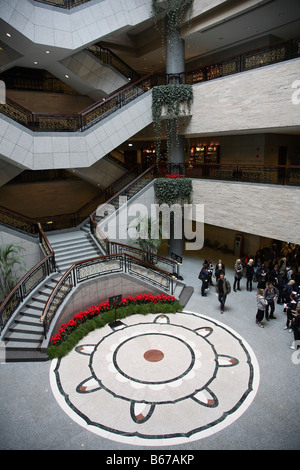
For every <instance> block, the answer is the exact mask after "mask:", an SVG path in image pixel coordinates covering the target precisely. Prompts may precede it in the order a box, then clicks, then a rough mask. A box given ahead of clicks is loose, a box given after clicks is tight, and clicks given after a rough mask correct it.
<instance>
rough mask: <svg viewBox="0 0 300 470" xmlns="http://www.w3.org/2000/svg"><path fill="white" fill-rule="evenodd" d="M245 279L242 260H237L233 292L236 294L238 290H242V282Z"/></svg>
mask: <svg viewBox="0 0 300 470" xmlns="http://www.w3.org/2000/svg"><path fill="white" fill-rule="evenodd" d="M242 277H243V265H242V261H241V260H240V259H237V260H236V262H235V265H234V283H233V290H234V292H236V288H237V290H241V288H240V282H241V279H242Z"/></svg>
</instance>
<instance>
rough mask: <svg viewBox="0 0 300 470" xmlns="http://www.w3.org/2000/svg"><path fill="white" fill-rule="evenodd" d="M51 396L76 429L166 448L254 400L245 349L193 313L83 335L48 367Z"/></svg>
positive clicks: (251, 361)
mask: <svg viewBox="0 0 300 470" xmlns="http://www.w3.org/2000/svg"><path fill="white" fill-rule="evenodd" d="M50 381H51V386H52V390H53V393H54V395H55V397H56V399H57V401H58V403H59V404H60V406H61V407H62V408H63V409H64V411H65V412H66V413H67V414H68V415H69V416H70V417H71V418H72V419H74V420H75V421H76V422H77V423H78V424H80V425H81V426H84V427H85V428H86V429H88V430H89V431H92V432H93V433H96V434H98V435H99V436H102V437H105V438H107V439H112V440H115V441H118V442H123V443H128V444H132V445H144V446H153V447H155V446H165V445H175V444H182V443H187V442H189V441H194V440H197V439H201V438H203V437H207V436H209V435H211V434H213V433H215V432H217V431H220V430H221V429H223V428H225V427H226V426H228V425H230V424H231V423H232V422H233V421H235V420H236V419H237V418H238V417H239V416H241V414H242V413H243V412H244V411H245V410H246V409H247V408H248V406H249V405H250V404H251V402H252V401H253V399H254V397H255V394H256V391H257V388H258V384H259V368H258V364H257V360H256V358H255V356H254V354H253V351H252V350H251V348H250V347H249V345H248V344H247V343H246V342H245V341H244V339H243V338H241V337H240V336H239V335H238V334H237V333H236V332H235V331H233V330H231V329H230V328H228V327H227V326H225V325H224V324H222V323H220V322H219V321H216V320H212V319H211V318H209V317H207V316H204V315H200V314H197V313H194V312H182V313H176V314H168V315H147V316H145V317H144V316H141V315H138V316H133V317H128V318H126V319H125V320H123V321H122V322H119V324H118V325H106V326H105V327H104V328H102V329H101V330H96V331H94V332H92V333H90V334H89V335H88V336H87V337H86V338H85V340H84V341H83V342H82V344H80V345H78V346H77V347H76V348H75V349H74V350H73V351H72V352H71V353H70V354H69V355H68V356H66V357H65V358H63V359H61V360H54V361H52V364H51V370H50Z"/></svg>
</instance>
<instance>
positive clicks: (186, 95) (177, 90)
mask: <svg viewBox="0 0 300 470" xmlns="http://www.w3.org/2000/svg"><path fill="white" fill-rule="evenodd" d="M192 102H193V87H192V85H181V84H177V85H161V86H156V87H153V89H152V118H153V125H154V132H155V141H156V160H157V162H158V161H159V158H160V142H161V131H162V117H161V113H162V109H163V107H165V111H166V115H165V118H166V122H167V126H166V131H167V155H168V158H169V150H170V138H171V130H170V126H169V125H168V121H170V120H175V121H176V126H177V127H178V118H179V114H180V111H181V105H186V106H187V107H188V110H189V111H190V108H191V105H192Z"/></svg>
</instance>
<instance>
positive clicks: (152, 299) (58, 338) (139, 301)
mask: <svg viewBox="0 0 300 470" xmlns="http://www.w3.org/2000/svg"><path fill="white" fill-rule="evenodd" d="M174 302H175V297H174V296H172V295H165V294H160V295H151V294H141V295H136V296H135V297H132V296H128V297H123V299H122V300H121V302H120V303H119V304H117V308H120V307H127V306H130V305H134V306H138V305H143V304H147V303H152V304H160V305H161V304H169V305H171V304H174ZM113 309H114V307H113V306H112V305H110V304H109V302H108V301H107V300H105V301H103V302H101V303H100V304H99V305H94V306H93V307H91V308H89V309H87V310H83V311H80V312H78V313H76V314H75V315H74V317H73V318H72V319H71V320H69V321H68V322H67V323H63V324H62V325H61V327H60V328H59V330H58V332H57V334H56V335H55V336H52V337H51V339H50V343H51V344H52V345H59V344H61V343H62V342H63V341H65V340H66V339H67V337H68V336H69V335H70V334H71V333H72V332H73V331H74V330H76V329H77V328H78V326H80V325H82V324H84V323H86V322H87V321H88V320H91V319H94V318H96V317H98V316H101V314H102V315H103V313H104V312H108V311H110V310H113ZM155 310H156V309H155Z"/></svg>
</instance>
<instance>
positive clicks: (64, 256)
mask: <svg viewBox="0 0 300 470" xmlns="http://www.w3.org/2000/svg"><path fill="white" fill-rule="evenodd" d="M85 253H96V255H95V256H97V250H96V249H95V248H94V247H93V246H87V247H85V248H82V249H80V250H72V251H67V252H63V253H61V254H58V255H57V254H56V262H57V263H59V261H60V260H61V259H70V258H74V255H80V256H81V255H84V254H85Z"/></svg>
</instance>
